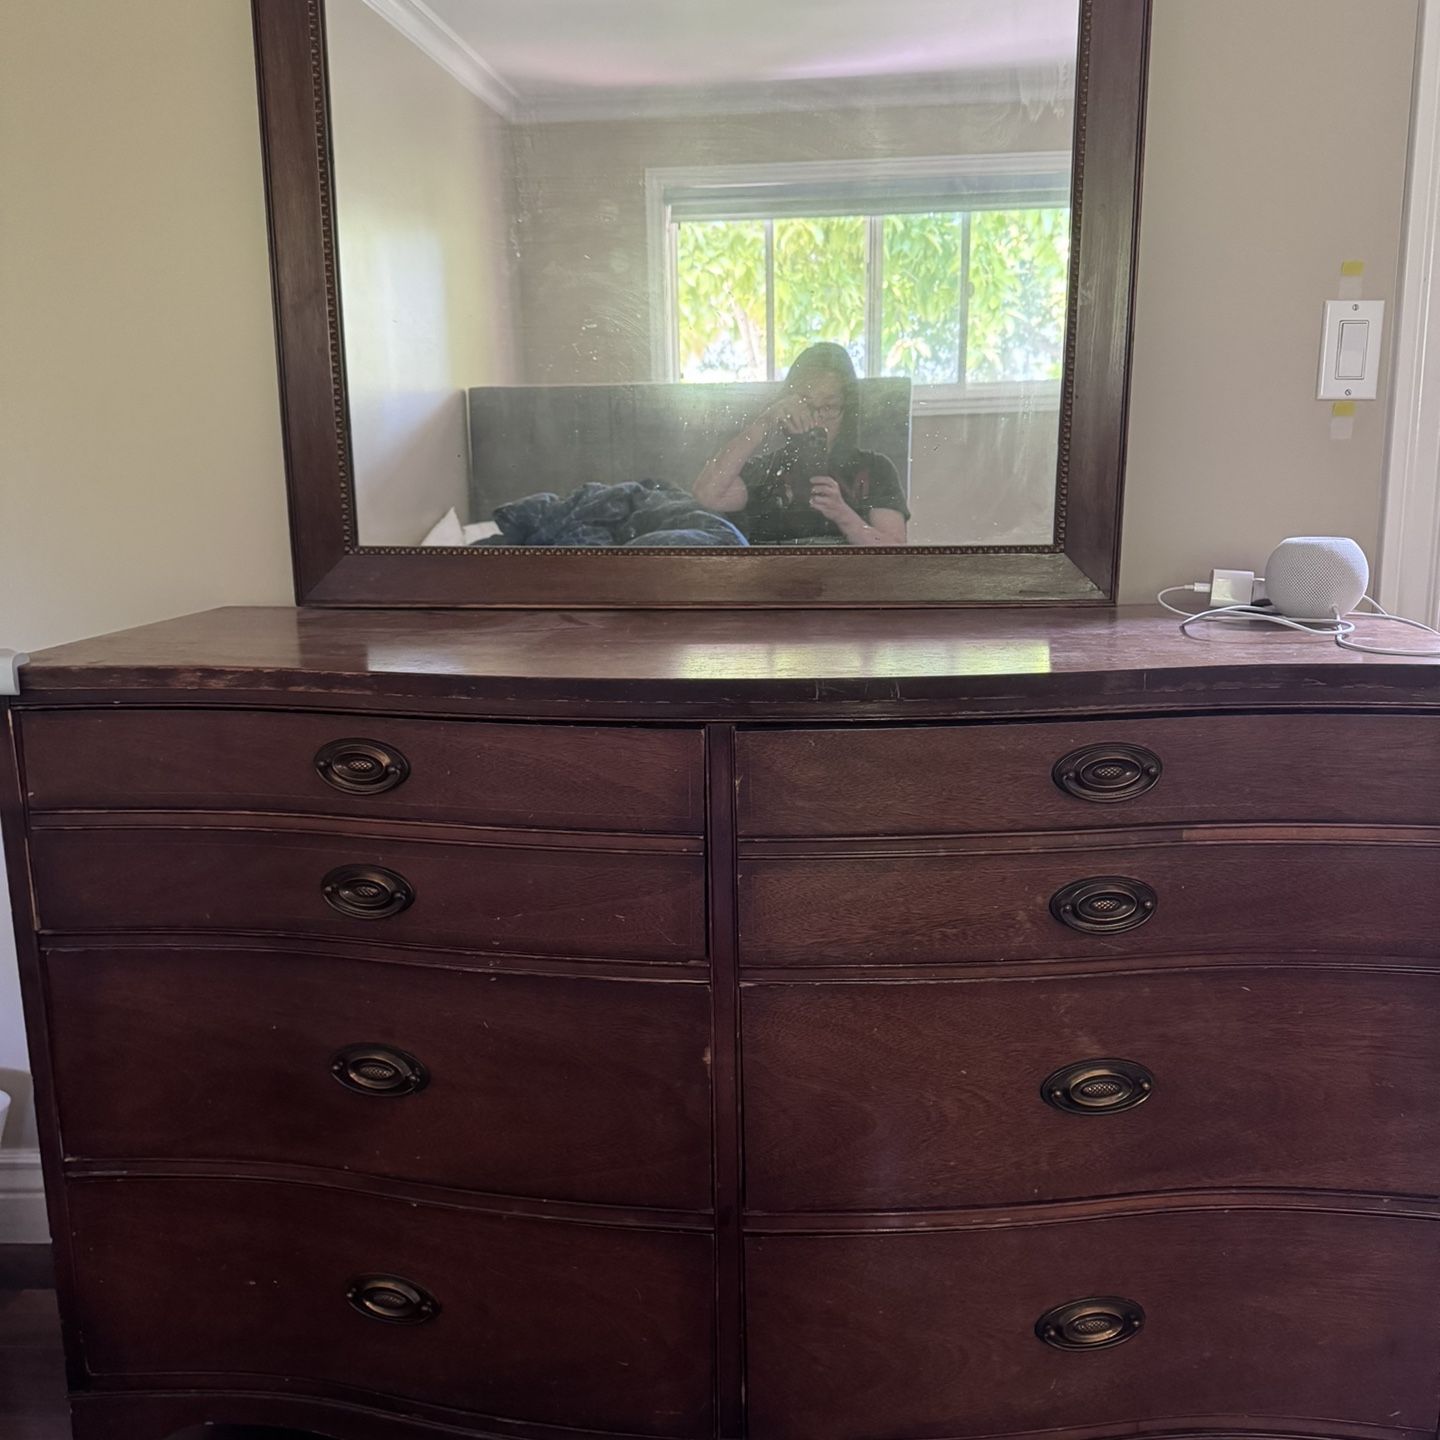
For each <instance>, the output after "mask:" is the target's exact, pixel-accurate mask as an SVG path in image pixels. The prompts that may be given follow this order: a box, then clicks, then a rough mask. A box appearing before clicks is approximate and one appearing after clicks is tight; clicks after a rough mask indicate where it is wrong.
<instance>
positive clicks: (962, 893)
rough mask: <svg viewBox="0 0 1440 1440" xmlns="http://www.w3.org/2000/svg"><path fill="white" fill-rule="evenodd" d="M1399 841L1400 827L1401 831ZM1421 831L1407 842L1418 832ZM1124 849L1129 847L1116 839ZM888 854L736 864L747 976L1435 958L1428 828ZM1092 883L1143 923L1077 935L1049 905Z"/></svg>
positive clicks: (1437, 846)
mask: <svg viewBox="0 0 1440 1440" xmlns="http://www.w3.org/2000/svg"><path fill="white" fill-rule="evenodd" d="M1404 833H1405V834H1406V835H1410V834H1413V833H1414V832H1408V831H1407V832H1404ZM1422 833H1423V832H1422ZM1121 839H1124V840H1127V841H1128V842H1129V843H1126V844H1120V843H1117V842H1118V841H1119V840H1121ZM1042 843H1043V842H1041V841H1039V840H1037V841H1036V842H1035V844H1036V848H1034V849H1031V850H1024V849H1012V850H997V851H993V852H987V851H985V850H983V849H980V848H978V846H977V847H975V848H972V849H970V850H969V851H966V850H958V851H956V852H954V853H931V854H924V853H897V852H896V851H894V850H886V849H883V848H879V849H876V850H873V851H871V852H869V853H866V852H865V851H863V850H862V849H861V848H860V847H858V846H849V847H845V846H842V845H841V843H840V842H831V846H832V848H831V849H830V850H828V851H825V852H822V853H819V854H815V853H813V852H812V853H809V854H803V855H792V856H789V857H783V858H782V857H779V856H772V857H768V858H761V857H757V856H755V855H751V856H749V857H748V858H746V857H745V856H744V855H742V858H741V862H740V956H741V962H742V964H743V965H750V966H786V967H788V966H794V967H805V966H827V965H880V966H883V965H919V964H936V965H943V964H955V965H961V964H966V963H972V964H977V965H978V964H993V963H998V962H1001V961H1016V962H1019V961H1026V960H1094V961H1095V962H1096V963H1097V964H1099V965H1103V964H1104V962H1105V961H1107V960H1114V959H1122V958H1129V957H1143V956H1152V955H1154V956H1159V955H1176V954H1191V955H1207V954H1222V953H1225V952H1230V951H1248V952H1252V953H1254V952H1270V951H1274V952H1277V953H1281V952H1291V953H1299V954H1307V953H1326V954H1332V955H1375V954H1379V955H1415V956H1430V957H1433V956H1436V955H1440V887H1437V885H1436V884H1435V877H1436V875H1437V873H1440V833H1437V834H1436V836H1435V838H1434V839H1432V840H1430V841H1428V842H1427V843H1414V842H1412V843H1385V832H1384V831H1381V830H1376V831H1373V832H1368V833H1366V832H1360V831H1356V832H1352V833H1350V834H1349V835H1348V837H1347V839H1346V840H1344V841H1336V842H1334V843H1326V842H1325V841H1324V840H1323V839H1321V838H1320V837H1319V836H1318V834H1316V833H1315V832H1312V841H1311V843H1300V842H1299V841H1293V842H1287V841H1282V840H1270V841H1267V842H1265V843H1244V842H1236V841H1233V840H1229V841H1223V842H1222V841H1202V840H1198V839H1197V840H1192V841H1188V842H1187V841H1183V840H1181V841H1166V842H1161V843H1155V842H1153V841H1147V840H1146V839H1145V837H1144V834H1143V832H1142V833H1140V834H1138V835H1135V836H1112V837H1109V841H1108V843H1092V844H1090V845H1087V846H1085V847H1083V848H1082V847H1080V846H1076V845H1065V844H1059V845H1056V846H1055V847H1054V848H1039V847H1040V845H1041V844H1042ZM1097 876H1116V877H1122V878H1125V879H1131V880H1138V881H1141V882H1143V883H1144V884H1146V885H1148V886H1150V887H1151V888H1152V889H1153V890H1154V892H1155V894H1156V895H1157V897H1158V903H1157V904H1156V907H1155V910H1154V912H1153V915H1152V917H1151V918H1150V920H1149V921H1148V922H1147V923H1145V924H1142V925H1140V926H1139V927H1138V928H1137V929H1133V930H1127V931H1124V932H1122V933H1118V934H1084V933H1079V932H1077V931H1075V930H1072V929H1070V928H1068V927H1067V926H1065V925H1063V924H1062V923H1061V922H1060V921H1059V920H1057V919H1056V918H1055V917H1054V915H1052V914H1051V911H1050V900H1051V898H1052V897H1053V896H1054V895H1055V894H1056V893H1057V892H1058V891H1059V890H1061V889H1062V888H1063V887H1065V886H1067V885H1069V884H1071V883H1072V882H1074V881H1079V880H1084V879H1087V878H1090V877H1097Z"/></svg>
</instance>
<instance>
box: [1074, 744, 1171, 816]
mask: <svg viewBox="0 0 1440 1440" xmlns="http://www.w3.org/2000/svg"><path fill="white" fill-rule="evenodd" d="M1164 768H1165V767H1164V766H1163V765H1162V764H1161V763H1160V757H1159V756H1158V755H1157V754H1155V752H1154V751H1153V750H1147V749H1146V748H1145V747H1144V746H1143V745H1126V744H1114V745H1087V746H1086V747H1085V748H1084V749H1083V750H1074V751H1072V752H1071V753H1070V754H1069V755H1067V756H1065V758H1064V759H1063V760H1057V761H1056V762H1055V769H1054V770H1053V771H1052V772H1051V773H1052V774H1053V775H1054V777H1055V783H1056V784H1057V785H1058V786H1059V787H1060V788H1061V789H1062V790H1063V791H1065V793H1066V794H1067V795H1073V796H1075V798H1076V799H1077V800H1091V801H1093V802H1094V803H1095V804H1097V805H1114V804H1117V803H1118V802H1120V801H1122V800H1134V799H1136V798H1137V797H1138V796H1140V795H1143V794H1145V792H1146V791H1147V790H1153V789H1154V788H1155V786H1156V785H1158V784H1159V783H1160V775H1161V772H1162V771H1163V770H1164Z"/></svg>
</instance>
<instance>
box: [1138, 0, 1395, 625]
mask: <svg viewBox="0 0 1440 1440" xmlns="http://www.w3.org/2000/svg"><path fill="white" fill-rule="evenodd" d="M1416 14H1417V0H1365V3H1364V4H1360V5H1357V4H1354V3H1352V0H1156V5H1155V38H1154V56H1153V61H1152V67H1151V78H1150V97H1151V99H1150V119H1149V139H1148V148H1147V161H1146V166H1145V213H1144V225H1143V234H1142V241H1141V246H1140V293H1139V303H1138V313H1137V333H1136V340H1135V377H1134V385H1133V392H1132V397H1131V425H1130V462H1129V474H1128V478H1127V481H1126V505H1125V537H1124V555H1123V563H1122V566H1121V572H1120V573H1121V584H1122V587H1123V597H1122V598H1124V599H1127V600H1149V599H1153V598H1154V595H1155V592H1156V591H1157V590H1158V589H1159V588H1160V587H1161V586H1162V585H1168V584H1174V583H1178V582H1185V581H1190V580H1198V579H1201V578H1204V577H1206V576H1207V575H1208V574H1209V571H1210V569H1211V568H1212V567H1213V566H1217V565H1219V566H1231V567H1240V568H1253V569H1256V570H1258V569H1259V568H1260V567H1261V566H1262V565H1263V564H1264V561H1265V558H1266V556H1267V555H1268V554H1269V553H1270V550H1271V549H1272V548H1273V547H1274V545H1275V543H1276V542H1277V541H1279V540H1282V539H1284V538H1285V536H1287V535H1294V534H1303V535H1316V534H1319V535H1329V534H1335V535H1350V536H1353V537H1354V538H1355V539H1356V540H1358V541H1359V542H1360V544H1361V545H1362V546H1364V548H1365V549H1366V551H1367V552H1368V553H1369V554H1370V556H1371V557H1372V559H1373V558H1374V556H1375V555H1376V552H1377V546H1376V537H1377V530H1378V525H1379V506H1380V488H1381V472H1382V464H1383V451H1384V435H1385V405H1384V403H1383V402H1384V400H1385V398H1386V395H1387V393H1388V385H1386V384H1383V383H1382V386H1381V392H1380V395H1381V403H1377V404H1363V405H1361V406H1360V415H1359V419H1358V421H1357V423H1356V426H1355V438H1354V439H1353V440H1350V441H1348V442H1336V441H1332V440H1331V439H1330V407H1329V406H1328V405H1327V404H1323V403H1320V402H1318V401H1317V400H1316V399H1315V380H1316V372H1317V370H1318V368H1319V349H1320V313H1321V305H1322V302H1323V301H1324V300H1325V298H1326V297H1327V296H1333V295H1334V294H1335V290H1336V285H1337V283H1338V281H1339V276H1340V266H1341V263H1342V262H1343V261H1345V260H1349V259H1360V260H1364V261H1365V262H1366V264H1367V266H1368V270H1367V275H1366V295H1367V296H1368V297H1370V298H1372V299H1385V300H1392V299H1393V298H1394V295H1395V271H1396V260H1397V255H1398V250H1399V244H1400V221H1401V208H1402V199H1403V192H1404V172H1405V150H1406V140H1407V136H1408V133H1409V104H1410V88H1411V70H1412V65H1413V51H1414V40H1415V25H1416ZM1342 94H1344V95H1355V96H1359V97H1362V100H1361V103H1360V104H1358V105H1357V106H1355V107H1354V108H1353V110H1349V111H1347V112H1346V113H1345V114H1343V115H1342V114H1341V113H1340V112H1339V111H1338V110H1337V107H1336V97H1337V96H1339V95H1342ZM1222 98H1223V103H1222Z"/></svg>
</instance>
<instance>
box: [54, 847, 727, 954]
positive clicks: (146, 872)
mask: <svg viewBox="0 0 1440 1440" xmlns="http://www.w3.org/2000/svg"><path fill="white" fill-rule="evenodd" d="M31 846H32V849H31V855H32V861H33V866H34V874H35V883H36V892H37V903H38V908H39V915H40V925H41V928H42V929H45V930H51V931H56V930H68V931H121V930H182V931H184V930H225V931H243V932H249V933H277V934H288V935H317V936H336V937H343V938H348V939H354V940H366V941H373V942H375V943H377V944H398V945H431V946H436V947H451V948H458V949H465V950H476V951H483V952H496V951H498V952H515V953H525V954H536V955H572V956H576V957H579V958H588V957H601V958H615V959H625V960H638V961H647V960H648V961H685V960H700V959H703V957H704V954H705V939H704V919H705V902H704V883H703V880H704V866H703V861H702V859H701V857H700V855H699V854H686V853H667V852H661V851H648V852H647V851H643V850H633V851H622V850H613V849H612V850H601V849H578V848H573V847H572V848H565V849H553V850H552V849H544V848H539V847H526V846H503V845H465V844H438V843H429V842H420V841H405V840H391V839H377V838H375V837H373V836H365V835H361V834H356V835H351V836H348V837H347V836H341V835H313V834H301V833H297V832H293V831H265V830H240V829H218V828H209V829H207V828H196V829H188V830H182V829H172V828H150V827H147V828H142V829H129V828H124V827H121V828H94V829H86V828H75V829H68V828H59V829H52V828H43V827H42V828H37V829H36V830H35V832H34V834H33V836H32V840H31ZM377 872H379V873H377ZM327 892H328V898H327ZM407 896H408V897H413V898H410V900H409V903H408V904H404V901H405V900H406V898H407ZM402 904H403V905H404V908H396V907H397V906H399V905H402ZM337 907H344V908H337ZM387 910H389V911H391V912H393V913H386V911H387ZM362 915H363V918H360V917H361V916H362Z"/></svg>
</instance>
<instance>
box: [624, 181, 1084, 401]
mask: <svg viewBox="0 0 1440 1440" xmlns="http://www.w3.org/2000/svg"><path fill="white" fill-rule="evenodd" d="M738 168H739V167H733V166H726V167H719V168H718V169H717V171H716V172H715V173H713V174H711V175H709V176H707V175H705V174H702V173H699V172H692V173H688V174H684V175H681V174H674V175H669V174H666V173H665V172H651V175H650V182H651V183H650V186H649V191H650V195H651V203H652V206H654V207H656V208H657V210H658V212H659V213H658V214H656V215H653V216H652V228H651V233H652V235H656V234H659V235H663V236H664V239H665V244H666V248H667V253H666V255H665V256H664V257H661V263H668V267H669V275H668V284H667V286H666V289H665V304H666V307H667V311H668V313H667V314H665V315H664V316H663V317H662V324H661V325H660V326H658V327H657V329H659V330H661V331H663V333H664V334H665V335H666V336H667V337H668V350H669V353H668V354H667V356H666V357H665V359H666V362H667V363H666V365H665V372H666V373H667V375H668V378H670V379H672V380H684V381H726V380H729V381H737V382H739V381H761V380H776V379H779V378H780V377H782V376H783V375H784V374H785V372H786V370H787V368H788V367H789V365H790V364H791V363H792V362H793V361H794V359H795V357H796V356H797V355H799V354H800V353H801V351H803V350H804V349H805V348H806V347H807V346H809V345H811V344H814V343H815V342H816V341H817V340H829V341H833V342H835V343H838V344H840V345H843V346H844V347H845V349H846V350H847V351H848V352H849V354H850V358H851V359H852V360H853V361H854V364H855V369H856V371H857V373H858V374H860V375H862V376H864V377H867V378H880V377H896V378H903V379H908V380H910V381H912V382H913V383H914V385H915V386H916V399H917V401H918V402H919V403H920V404H922V405H923V404H926V403H927V402H928V403H929V404H930V405H932V406H933V405H945V404H947V402H948V403H949V404H953V405H955V406H957V407H959V408H964V407H965V406H966V404H967V402H969V403H972V404H976V405H979V406H985V407H986V408H988V407H989V406H990V405H993V404H995V403H996V402H997V401H1000V400H1003V399H1006V398H1013V397H1016V396H1018V395H1020V394H1021V393H1022V392H1024V393H1025V394H1026V395H1027V396H1028V397H1029V398H1031V399H1032V400H1034V399H1039V398H1043V396H1044V393H1045V392H1046V391H1053V392H1054V393H1055V394H1056V395H1058V391H1059V386H1060V379H1061V375H1062V372H1063V368H1064V356H1065V318H1066V298H1067V290H1068V280H1069V268H1070V196H1069V185H1070V175H1069V157H1068V156H1066V155H1043V156H1035V155H1004V156H965V157H953V158H951V159H950V160H948V161H919V162H911V166H910V167H905V166H904V162H901V164H900V166H899V167H898V168H900V169H901V170H902V172H903V170H904V169H905V168H913V169H914V170H915V171H916V172H918V173H915V174H913V175H910V176H906V175H904V174H903V173H902V174H901V175H900V176H898V177H897V175H896V174H895V170H896V168H897V166H896V165H895V164H893V163H892V164H890V165H887V166H885V167H884V171H885V173H883V174H881V173H879V171H878V170H876V169H875V168H874V167H867V166H861V165H838V166H837V165H827V164H814V165H786V166H759V167H753V168H751V169H750V170H748V171H747V172H745V173H737V170H738ZM867 171H868V172H869V173H866V172H867Z"/></svg>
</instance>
